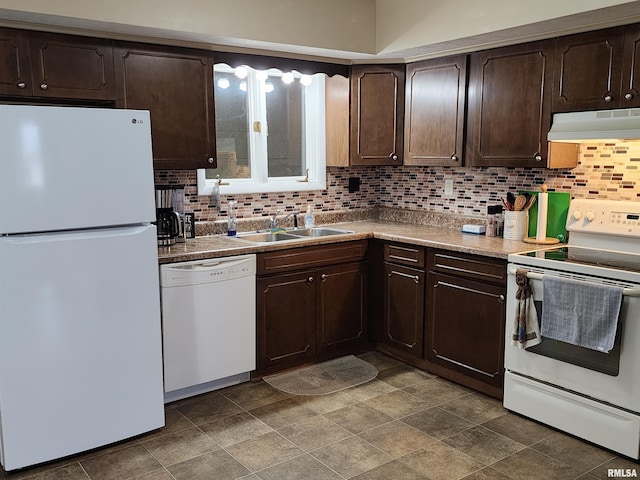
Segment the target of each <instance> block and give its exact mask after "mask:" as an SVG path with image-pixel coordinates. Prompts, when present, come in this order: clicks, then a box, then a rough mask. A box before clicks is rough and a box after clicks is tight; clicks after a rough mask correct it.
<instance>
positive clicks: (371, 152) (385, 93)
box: [350, 65, 405, 165]
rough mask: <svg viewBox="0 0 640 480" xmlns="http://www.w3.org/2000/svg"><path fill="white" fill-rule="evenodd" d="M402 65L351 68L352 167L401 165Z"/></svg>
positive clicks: (355, 66)
mask: <svg viewBox="0 0 640 480" xmlns="http://www.w3.org/2000/svg"><path fill="white" fill-rule="evenodd" d="M404 79H405V66H404V65H386V66H385V65H354V66H353V67H352V68H351V118H350V122H351V127H350V130H351V134H350V160H351V165H402V144H403V133H402V132H403V122H404Z"/></svg>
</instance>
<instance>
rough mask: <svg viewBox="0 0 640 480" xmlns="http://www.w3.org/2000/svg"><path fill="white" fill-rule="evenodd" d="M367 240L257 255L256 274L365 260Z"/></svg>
mask: <svg viewBox="0 0 640 480" xmlns="http://www.w3.org/2000/svg"><path fill="white" fill-rule="evenodd" d="M366 255H367V241H366V240H358V241H355V242H342V243H332V244H330V245H318V246H313V247H302V248H290V249H286V250H279V251H277V252H268V253H261V254H259V255H258V275H269V274H272V273H280V272H288V271H293V270H300V269H309V268H314V267H318V266H324V265H332V264H337V263H346V262H354V261H355V262H359V261H361V260H365V259H366Z"/></svg>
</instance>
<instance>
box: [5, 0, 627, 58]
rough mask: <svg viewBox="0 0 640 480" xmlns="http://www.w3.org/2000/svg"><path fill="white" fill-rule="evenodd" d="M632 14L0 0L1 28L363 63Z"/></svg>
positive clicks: (410, 2) (512, 7) (508, 3)
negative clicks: (42, 27)
mask: <svg viewBox="0 0 640 480" xmlns="http://www.w3.org/2000/svg"><path fill="white" fill-rule="evenodd" d="M605 7H606V8H607V10H605V11H600V10H598V9H601V8H605ZM567 16H570V17H567ZM634 16H635V17H637V19H636V20H635V21H640V1H634V2H629V1H624V0H268V1H267V0H65V1H51V0H0V24H3V23H4V24H12V23H11V22H15V21H21V22H27V23H28V24H29V26H32V27H33V28H38V24H46V25H57V26H61V27H63V29H64V28H68V27H72V28H80V29H84V30H89V31H97V32H111V34H116V35H125V36H126V35H132V36H133V37H136V36H137V37H146V38H151V39H152V40H156V41H157V40H158V39H160V40H162V39H169V40H175V41H178V42H179V41H182V42H186V43H189V44H192V43H202V44H214V45H227V46H229V45H230V46H235V47H250V48H262V49H268V50H274V51H281V52H290V53H291V52H293V53H299V54H306V55H312V56H325V57H333V58H345V59H356V60H372V59H383V58H385V57H386V58H394V59H402V58H415V57H418V56H420V55H425V54H434V52H435V54H436V55H437V54H443V53H449V51H455V50H456V49H458V50H463V51H464V50H466V51H469V50H472V49H474V47H481V48H486V47H488V46H497V45H499V44H504V43H516V42H514V39H515V40H517V41H526V40H532V39H535V37H536V36H538V37H539V38H542V37H544V36H553V35H551V34H550V33H553V32H557V33H559V34H562V33H570V32H569V30H571V29H572V28H574V29H578V30H579V29H582V30H585V29H595V28H599V27H601V26H608V25H609V24H622V23H630V22H633V21H634ZM3 19H4V21H3ZM554 19H559V20H554ZM7 22H8V23H7ZM492 32H497V33H492ZM107 34H108V33H107ZM461 39H462V40H461ZM158 43H160V42H158ZM169 43H171V42H169ZM425 45H427V46H428V45H435V46H434V47H430V48H424V46H425Z"/></svg>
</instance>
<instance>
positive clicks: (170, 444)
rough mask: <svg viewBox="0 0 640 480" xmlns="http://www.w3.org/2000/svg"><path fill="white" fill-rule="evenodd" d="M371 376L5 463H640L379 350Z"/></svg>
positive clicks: (553, 476) (80, 475)
mask: <svg viewBox="0 0 640 480" xmlns="http://www.w3.org/2000/svg"><path fill="white" fill-rule="evenodd" d="M361 358H363V359H365V360H367V361H369V362H371V363H372V364H374V365H375V366H376V367H377V368H378V370H379V371H380V373H379V375H378V378H377V379H376V380H374V381H372V382H369V383H367V384H365V385H362V386H359V387H355V388H352V389H349V390H345V391H342V392H338V393H335V394H332V395H326V396H320V397H297V396H289V395H285V394H283V393H280V392H278V391H277V390H274V389H273V388H271V387H270V386H268V385H267V384H265V383H263V382H259V383H246V384H242V385H237V386H234V387H230V388H227V389H224V390H219V391H216V392H212V393H209V394H205V395H201V396H198V397H194V398H190V399H186V400H182V401H179V402H176V403H173V404H170V405H167V408H166V426H165V427H164V428H163V429H161V430H159V431H156V432H152V433H150V434H147V435H143V436H140V437H137V438H135V439H132V440H129V441H126V442H123V443H120V444H117V445H114V446H110V447H107V448H104V449H100V450H96V451H93V452H90V453H85V454H82V455H79V456H77V457H73V458H69V459H65V460H62V461H59V462H53V463H51V464H47V465H43V466H39V467H35V468H31V469H26V470H23V471H19V472H16V473H11V474H7V473H2V472H0V478H6V479H27V478H28V479H30V480H89V479H90V480H128V479H135V480H200V479H207V480H210V479H215V480H226V479H246V480H289V479H291V480H293V479H295V480H298V479H300V480H340V479H347V478H355V479H358V480H377V479H380V480H423V479H442V480H457V479H467V480H483V479H492V480H493V479H495V480H501V479H505V480H508V479H515V480H518V479H524V480H535V479H544V480H563V479H584V480H587V479H604V478H607V477H608V475H607V469H609V468H631V469H635V472H640V465H638V464H637V463H634V462H632V461H630V460H628V459H624V458H620V457H617V456H616V455H615V454H613V453H611V452H609V451H606V450H603V449H600V448H597V447H595V446H593V445H590V444H588V443H585V442H582V441H580V440H577V439H575V438H573V437H570V436H568V435H565V434H563V433H560V432H557V431H555V430H553V429H550V428H547V427H545V426H542V425H539V424H537V423H534V422H531V421H529V420H526V419H524V418H522V417H519V416H516V415H514V414H511V413H509V412H507V411H506V410H504V409H503V408H502V405H501V404H500V402H499V401H497V400H495V399H492V398H489V397H486V396H484V395H482V394H479V393H476V392H473V391H471V390H468V389H466V388H463V387H461V386H459V385H456V384H454V383H450V382H448V381H445V380H443V379H440V378H437V377H434V376H432V375H429V374H426V373H425V372H422V371H420V370H416V369H414V368H412V367H408V366H406V365H403V364H401V363H399V362H396V361H395V360H393V359H390V358H389V357H386V356H383V355H381V354H379V353H375V352H371V353H367V354H364V355H362V356H361Z"/></svg>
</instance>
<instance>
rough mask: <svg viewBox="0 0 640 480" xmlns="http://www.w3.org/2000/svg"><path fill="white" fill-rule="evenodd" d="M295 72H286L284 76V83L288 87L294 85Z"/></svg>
mask: <svg viewBox="0 0 640 480" xmlns="http://www.w3.org/2000/svg"><path fill="white" fill-rule="evenodd" d="M293 80H294V78H293V72H285V73H283V74H282V82H283V83H284V84H286V85H289V84H290V83H293Z"/></svg>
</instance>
